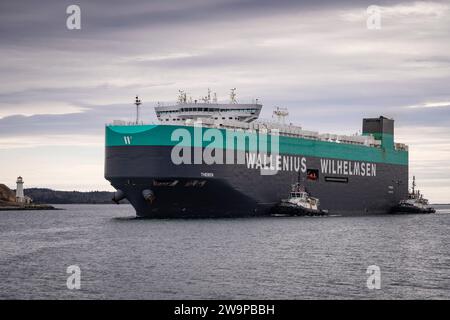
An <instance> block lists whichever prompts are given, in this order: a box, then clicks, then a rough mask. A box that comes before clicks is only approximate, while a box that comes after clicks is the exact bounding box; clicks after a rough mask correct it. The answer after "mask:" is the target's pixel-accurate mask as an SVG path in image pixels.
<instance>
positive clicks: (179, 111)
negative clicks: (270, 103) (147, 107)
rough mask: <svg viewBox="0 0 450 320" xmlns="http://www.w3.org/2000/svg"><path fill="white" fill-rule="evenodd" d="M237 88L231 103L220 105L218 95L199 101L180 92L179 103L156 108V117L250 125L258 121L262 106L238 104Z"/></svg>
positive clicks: (174, 120) (167, 119) (166, 120)
mask: <svg viewBox="0 0 450 320" xmlns="http://www.w3.org/2000/svg"><path fill="white" fill-rule="evenodd" d="M235 91H236V88H233V89H231V93H230V102H229V103H218V102H217V95H216V93H214V95H213V96H211V90H209V89H208V95H207V96H205V97H202V98H200V99H199V100H192V98H189V101H188V98H187V96H186V93H185V92H184V91H183V90H180V91H179V96H178V103H177V104H173V105H168V106H162V105H160V104H159V105H158V106H157V107H155V112H156V116H157V117H158V120H159V121H161V122H170V123H173V122H180V121H192V120H193V121H196V120H205V119H210V120H214V121H216V122H223V121H229V120H232V121H239V122H244V123H250V122H253V121H255V120H256V119H258V117H259V114H260V112H261V108H262V104H260V103H259V102H258V100H257V99H256V101H255V102H254V103H250V104H244V103H238V102H237V100H236V92H235Z"/></svg>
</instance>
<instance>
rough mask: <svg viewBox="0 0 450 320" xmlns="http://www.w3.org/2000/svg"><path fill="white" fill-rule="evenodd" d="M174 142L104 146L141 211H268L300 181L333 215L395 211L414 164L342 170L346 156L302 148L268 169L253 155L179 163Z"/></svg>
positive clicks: (113, 178) (121, 185)
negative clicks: (286, 166) (294, 158)
mask: <svg viewBox="0 0 450 320" xmlns="http://www.w3.org/2000/svg"><path fill="white" fill-rule="evenodd" d="M172 149H173V147H171V146H107V147H106V150H105V156H106V161H105V178H106V179H108V180H109V181H110V182H111V185H112V186H113V187H114V188H116V189H117V190H121V191H123V193H124V194H125V196H126V198H127V199H128V200H129V201H130V203H131V204H132V205H133V207H134V208H135V209H136V214H137V215H138V216H140V217H151V218H171V217H197V218H200V217H240V216H261V215H269V214H270V213H271V209H272V208H273V207H274V206H276V205H277V204H278V203H279V201H280V200H281V199H283V198H286V197H287V196H288V195H289V192H290V188H291V185H292V184H293V183H295V182H298V181H300V182H301V183H302V184H304V185H305V187H306V189H307V191H308V192H309V194H310V195H311V196H313V197H315V198H318V199H319V200H320V203H321V208H322V209H324V210H327V211H328V213H329V214H333V215H368V214H385V213H389V212H390V210H391V208H392V207H393V206H395V205H396V204H398V202H399V201H400V200H402V199H404V198H405V197H407V193H408V188H407V186H408V166H407V165H404V164H393V163H383V162H379V163H374V164H375V165H376V173H374V172H372V173H371V175H368V174H365V175H361V173H360V172H359V174H355V172H353V173H352V172H351V171H350V172H349V171H348V170H347V172H346V173H347V174H343V173H342V170H341V171H336V168H334V164H335V163H336V161H338V162H339V161H342V160H343V159H338V158H325V157H315V156H311V155H307V156H305V157H302V156H301V155H299V157H301V158H304V159H305V160H304V163H303V162H302V165H301V166H298V168H294V169H293V170H279V171H278V172H277V173H276V174H269V175H265V174H261V170H259V169H257V168H255V167H254V166H251V165H249V163H244V164H236V163H234V164H204V163H202V164H179V165H176V164H174V163H173V161H171V152H172ZM194 149H195V148H194ZM309 154H311V153H309ZM281 156H283V154H281ZM327 161H329V167H328V162H327ZM324 164H326V167H325V168H324ZM331 164H333V167H332V166H331ZM310 170H313V171H314V172H317V173H318V176H317V177H316V179H315V180H310V179H308V177H307V172H309V171H310ZM372 171H373V169H372ZM336 178H337V179H336ZM146 190H151V191H152V193H153V194H154V198H152V199H151V201H148V200H145V197H143V192H144V191H146Z"/></svg>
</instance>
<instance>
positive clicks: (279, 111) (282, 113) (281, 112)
mask: <svg viewBox="0 0 450 320" xmlns="http://www.w3.org/2000/svg"><path fill="white" fill-rule="evenodd" d="M273 114H274V115H275V116H277V118H278V122H280V123H282V124H284V122H285V121H284V120H285V118H286V117H287V116H288V115H289V112H288V110H287V108H280V107H277V108H276V109H275V110H274V111H273Z"/></svg>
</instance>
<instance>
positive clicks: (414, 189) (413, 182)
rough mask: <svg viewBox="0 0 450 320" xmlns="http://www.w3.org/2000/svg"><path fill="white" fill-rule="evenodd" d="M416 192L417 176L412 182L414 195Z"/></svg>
mask: <svg viewBox="0 0 450 320" xmlns="http://www.w3.org/2000/svg"><path fill="white" fill-rule="evenodd" d="M415 191H416V176H413V181H412V194H415Z"/></svg>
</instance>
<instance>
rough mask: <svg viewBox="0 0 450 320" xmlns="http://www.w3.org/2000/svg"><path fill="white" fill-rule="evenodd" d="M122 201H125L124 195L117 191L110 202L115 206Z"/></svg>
mask: <svg viewBox="0 0 450 320" xmlns="http://www.w3.org/2000/svg"><path fill="white" fill-rule="evenodd" d="M123 199H125V193H123V191H122V190H120V189H118V190H117V191H116V192H114V196H113V198H112V201H114V202H115V203H116V204H119V202H120V200H123Z"/></svg>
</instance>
